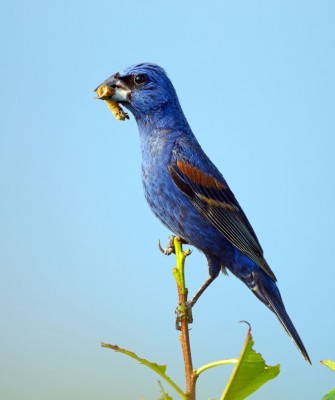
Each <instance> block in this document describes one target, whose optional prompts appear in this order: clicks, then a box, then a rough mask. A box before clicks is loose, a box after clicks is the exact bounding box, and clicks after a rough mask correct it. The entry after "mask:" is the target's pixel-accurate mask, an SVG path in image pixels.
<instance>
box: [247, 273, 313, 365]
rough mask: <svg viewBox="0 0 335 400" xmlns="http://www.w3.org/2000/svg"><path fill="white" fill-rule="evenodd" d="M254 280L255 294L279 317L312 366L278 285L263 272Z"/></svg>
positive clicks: (257, 274)
mask: <svg viewBox="0 0 335 400" xmlns="http://www.w3.org/2000/svg"><path fill="white" fill-rule="evenodd" d="M255 275H256V276H255ZM254 279H255V283H256V285H255V286H254V287H253V288H252V291H253V293H254V294H255V295H256V296H257V297H258V298H259V299H260V300H261V301H262V302H263V303H264V304H266V305H267V306H268V307H269V308H270V310H271V311H273V312H274V313H275V314H276V315H277V317H278V319H279V321H280V323H281V324H282V325H283V327H284V329H285V331H286V332H287V334H288V335H289V336H290V337H291V338H292V339H293V341H294V343H295V344H296V346H297V347H298V349H299V350H300V352H301V354H302V355H303V357H304V358H305V360H306V361H308V362H309V363H310V364H311V360H310V358H309V356H308V353H307V351H306V349H305V346H304V344H303V343H302V340H301V339H300V336H299V334H298V332H297V330H296V329H295V327H294V325H293V322H292V321H291V319H290V317H289V316H288V314H287V312H286V310H285V306H284V303H283V300H282V298H281V295H280V293H279V290H278V288H277V285H276V283H275V282H274V281H273V280H272V279H271V278H270V277H268V276H267V275H266V274H265V273H264V272H263V271H257V272H256V273H255V274H254Z"/></svg>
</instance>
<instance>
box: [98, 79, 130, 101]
mask: <svg viewBox="0 0 335 400" xmlns="http://www.w3.org/2000/svg"><path fill="white" fill-rule="evenodd" d="M94 91H95V93H96V94H97V99H99V100H112V101H118V102H119V101H129V100H130V95H131V90H130V89H129V87H128V86H127V85H126V84H125V83H124V82H122V81H121V80H120V79H119V78H118V74H115V75H112V76H111V77H110V78H108V79H106V80H105V81H104V82H102V83H101V85H99V86H98V87H97V88H96V89H95V90H94Z"/></svg>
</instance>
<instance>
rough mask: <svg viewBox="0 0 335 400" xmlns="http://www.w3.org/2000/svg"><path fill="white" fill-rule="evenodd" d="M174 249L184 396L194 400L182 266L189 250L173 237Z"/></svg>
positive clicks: (193, 379) (188, 314)
mask: <svg viewBox="0 0 335 400" xmlns="http://www.w3.org/2000/svg"><path fill="white" fill-rule="evenodd" d="M173 243H174V249H175V253H176V262H177V265H176V268H175V269H174V271H173V275H174V277H175V279H176V283H177V290H178V304H179V310H178V312H179V313H180V315H179V316H178V317H177V318H178V322H179V328H180V330H181V334H180V337H179V340H180V343H181V347H182V352H183V357H184V367H185V380H186V395H187V398H188V400H195V385H196V380H197V377H198V375H196V373H195V370H194V369H193V363H192V353H191V344H190V336H189V329H188V324H189V323H190V322H189V321H190V310H189V309H188V308H187V294H188V291H187V288H186V287H185V274H184V265H185V259H186V257H187V256H188V255H189V254H190V250H187V251H185V252H184V251H183V248H182V242H181V240H180V238H178V237H175V238H174V240H173Z"/></svg>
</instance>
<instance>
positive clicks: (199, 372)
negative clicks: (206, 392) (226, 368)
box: [196, 358, 238, 376]
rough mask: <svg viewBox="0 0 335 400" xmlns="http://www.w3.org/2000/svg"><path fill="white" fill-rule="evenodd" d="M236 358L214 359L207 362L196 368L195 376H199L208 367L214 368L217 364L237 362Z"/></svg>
mask: <svg viewBox="0 0 335 400" xmlns="http://www.w3.org/2000/svg"><path fill="white" fill-rule="evenodd" d="M237 363H238V359H237V358H230V359H228V360H220V361H214V362H211V363H209V364H206V365H203V366H202V367H200V368H198V369H197V370H196V374H197V376H199V375H200V374H201V373H202V372H204V371H206V370H207V369H209V368H214V367H218V366H219V365H227V364H237Z"/></svg>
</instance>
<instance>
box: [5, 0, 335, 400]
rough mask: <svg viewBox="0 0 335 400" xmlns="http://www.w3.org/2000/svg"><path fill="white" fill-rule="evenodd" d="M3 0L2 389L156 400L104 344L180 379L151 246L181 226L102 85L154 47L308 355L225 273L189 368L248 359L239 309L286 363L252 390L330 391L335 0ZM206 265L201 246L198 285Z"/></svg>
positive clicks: (263, 348) (198, 311)
mask: <svg viewBox="0 0 335 400" xmlns="http://www.w3.org/2000/svg"><path fill="white" fill-rule="evenodd" d="M5 3H6V4H5ZM5 3H4V4H3V5H2V7H1V15H0V30H1V32H0V33H1V35H0V37H1V39H0V40H1V59H2V60H1V63H0V69H1V118H0V135H1V136H0V137H1V145H0V185H1V186H0V187H1V196H0V205H1V207H0V268H1V278H0V300H1V303H0V307H1V314H0V315H1V329H0V368H1V371H0V398H1V399H3V400H22V399H24V400H45V399H48V400H56V399H57V400H59V399H71V400H91V399H96V400H107V399H140V397H141V396H143V398H144V399H146V400H147V399H155V398H158V392H159V389H158V385H157V383H156V382H157V377H156V376H155V375H154V374H153V373H152V372H151V371H149V370H147V369H146V368H145V367H143V366H141V365H138V364H137V363H136V362H134V361H133V360H130V359H127V358H126V357H123V356H121V355H119V354H115V353H113V352H112V351H109V350H107V349H101V348H100V341H104V342H110V343H116V344H118V345H119V346H122V347H126V348H129V349H131V350H133V351H136V352H137V353H138V354H139V355H140V356H143V357H147V358H149V359H151V360H154V361H156V362H158V363H166V364H168V373H169V375H171V376H172V377H176V380H177V381H178V382H179V383H180V384H181V385H183V379H184V378H183V364H182V358H181V353H180V348H179V342H178V333H177V332H176V331H175V329H174V310H175V306H176V301H177V300H176V299H177V298H176V293H175V286H174V285H175V284H174V281H173V279H172V276H171V269H172V267H173V265H174V259H173V257H170V258H167V257H164V256H162V255H161V254H160V253H159V251H158V249H157V240H158V239H159V238H160V239H161V240H162V242H163V243H165V242H166V241H167V238H168V236H169V234H170V233H169V232H168V231H167V230H166V229H165V228H164V227H163V226H162V225H161V224H160V223H159V221H157V220H156V219H155V217H154V216H153V215H152V214H151V212H150V210H149V209H148V206H147V204H146V202H145V200H144V197H143V193H142V187H141V177H140V161H141V160H140V151H139V140H138V134H137V127H136V124H135V122H134V119H133V118H132V119H131V120H130V121H127V122H118V121H116V120H115V119H114V118H113V116H112V115H111V113H110V112H109V110H108V108H107V107H106V105H105V104H104V103H103V102H98V101H96V100H94V93H93V89H94V88H95V87H96V86H97V85H98V84H99V83H100V82H102V81H103V80H104V79H105V78H107V77H108V76H110V75H111V74H113V73H114V72H117V71H118V70H120V69H122V68H124V67H127V66H129V65H131V64H134V63H137V62H143V61H150V62H155V63H157V64H159V65H161V66H163V67H164V68H165V69H166V70H167V72H168V74H169V76H170V78H171V80H172V81H173V83H174V85H175V87H176V90H177V93H178V95H179V98H180V102H181V104H182V107H183V109H184V112H185V114H186V116H187V118H188V120H189V123H190V125H191V127H192V128H193V131H194V133H195V134H196V136H197V137H198V139H199V141H200V143H201V144H202V146H203V148H204V149H205V151H206V152H207V154H208V155H209V156H210V157H211V159H212V160H213V161H214V162H215V164H216V165H217V166H218V167H219V169H220V170H221V171H222V173H223V175H224V176H225V178H226V179H227V181H228V182H229V184H230V186H231V188H232V190H233V191H234V193H235V195H236V197H237V198H238V200H239V202H240V204H241V205H242V207H243V208H244V211H245V212H246V214H247V215H248V218H249V219H250V221H251V223H252V225H253V227H254V229H255V231H256V233H257V235H258V237H259V240H260V242H261V244H262V246H263V248H264V250H265V256H266V258H267V260H268V262H269V264H270V265H271V267H272V268H273V270H274V271H275V273H276V275H277V277H278V281H279V287H280V290H281V293H282V296H283V298H284V301H285V304H286V307H287V309H288V311H289V314H290V315H291V317H292V319H293V321H294V323H295V325H296V327H297V329H298V331H299V333H300V335H301V337H302V339H303V341H304V343H305V346H306V348H307V349H308V351H309V354H310V357H311V359H312V361H313V366H312V367H311V366H309V365H308V364H307V363H306V362H305V361H304V360H303V358H302V357H301V355H300V354H299V352H298V351H297V349H296V348H295V346H294V344H293V342H291V341H290V339H289V338H288V337H287V335H286V334H285V332H284V330H283V329H282V327H281V326H280V324H279V322H278V321H277V319H276V317H275V316H274V315H273V314H272V313H271V312H270V311H269V310H268V309H267V308H266V307H264V306H263V305H262V304H261V303H260V302H259V301H258V300H257V299H256V297H255V296H253V295H252V293H251V292H250V291H249V290H247V288H246V287H245V286H244V285H243V284H242V283H241V282H239V281H238V280H237V279H236V278H235V277H233V276H231V275H230V276H229V277H228V278H227V277H224V276H220V277H219V279H217V281H216V282H215V283H214V284H213V286H212V287H211V288H210V289H209V290H208V292H206V294H205V295H204V297H203V298H202V299H201V300H200V301H199V303H198V304H197V305H196V307H195V309H194V324H193V326H192V331H191V339H192V346H193V354H194V364H195V366H196V367H198V366H201V365H202V364H204V363H207V362H210V361H214V360H217V359H221V358H230V357H236V356H238V354H239V352H240V350H241V348H242V345H243V342H244V338H245V335H246V331H247V328H246V326H245V325H243V324H239V323H238V321H239V320H242V319H244V320H248V321H249V322H250V323H251V324H252V327H253V335H254V339H255V349H256V350H257V351H259V352H261V353H262V354H263V356H264V357H265V359H266V360H267V362H268V363H269V364H270V365H274V364H277V363H280V364H281V374H280V375H279V377H278V378H277V379H275V380H273V381H271V382H270V383H268V384H267V385H265V386H264V387H263V388H262V389H261V390H260V391H259V392H257V393H256V394H254V395H253V396H252V399H254V400H257V399H259V400H261V399H271V400H279V399H306V400H312V399H313V400H314V399H321V397H322V396H323V395H324V394H325V393H326V392H327V391H329V390H330V389H331V388H333V387H334V386H335V375H334V374H332V373H331V372H330V371H329V370H327V369H326V368H325V367H323V366H321V365H320V364H319V360H321V359H327V358H333V359H334V358H335V339H334V332H335V321H334V295H333V293H334V267H335V256H334V228H335V212H334V204H335V184H334V174H335V160H334V158H335V157H334V149H335V143H334V125H335V112H334V111H335V84H334V71H335V51H334V50H335V3H334V1H332V0H323V1H320V0H317V1H285V0H284V1H283V0H280V1H265V0H263V1H260V0H259V1H258V0H257V1H247V0H241V1H219V0H217V1H213V0H208V1H206V2H200V1H199V2H196V1H178V2H177V1H161V2H158V1H153V0H152V1H150V0H142V1H127V2H120V1H111V0H110V1H95V2H83V1H81V2H79V1H57V2H56V1H48V2H45V1H34V0H32V1H29V2H28V1H15V0H13V1H11V2H5ZM206 277H207V266H206V262H205V258H204V257H203V255H202V254H200V253H199V252H197V251H194V253H193V255H192V256H191V257H190V258H189V259H188V262H187V279H188V286H189V289H190V292H191V293H193V292H195V291H196V290H197V288H198V287H199V286H200V284H201V283H202V282H203V281H204V280H205V278H206ZM230 370H231V368H229V367H227V368H223V367H222V368H221V369H216V370H210V371H208V372H207V373H206V374H204V375H203V376H202V377H201V378H200V380H199V382H198V388H199V392H198V393H199V399H206V398H209V397H213V398H216V399H217V398H219V395H220V393H221V389H222V388H223V387H224V385H225V381H226V379H227V377H228V375H229V373H230ZM166 389H168V391H169V392H170V394H171V395H173V396H174V395H175V393H173V392H172V390H170V389H169V388H167V387H166Z"/></svg>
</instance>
